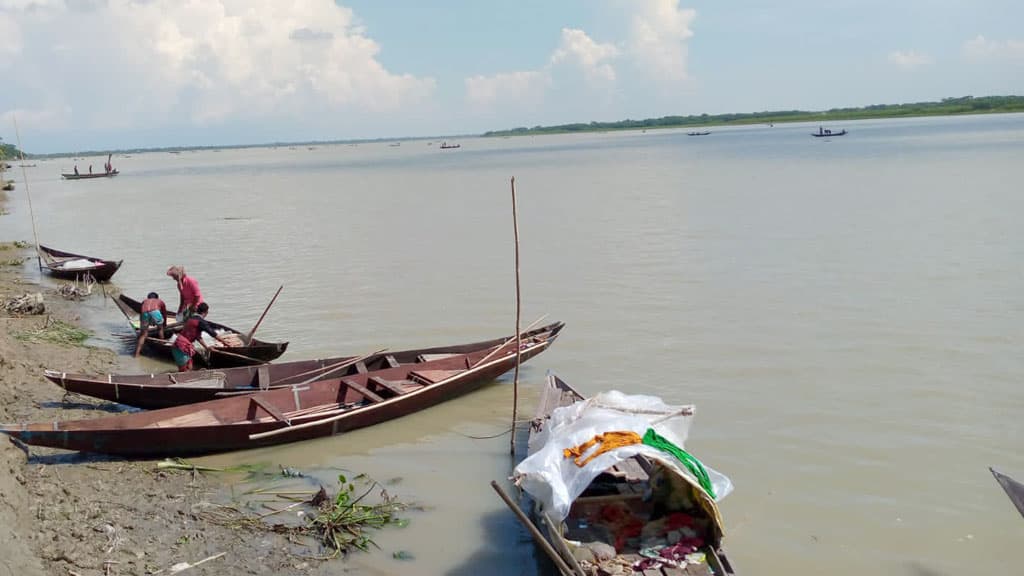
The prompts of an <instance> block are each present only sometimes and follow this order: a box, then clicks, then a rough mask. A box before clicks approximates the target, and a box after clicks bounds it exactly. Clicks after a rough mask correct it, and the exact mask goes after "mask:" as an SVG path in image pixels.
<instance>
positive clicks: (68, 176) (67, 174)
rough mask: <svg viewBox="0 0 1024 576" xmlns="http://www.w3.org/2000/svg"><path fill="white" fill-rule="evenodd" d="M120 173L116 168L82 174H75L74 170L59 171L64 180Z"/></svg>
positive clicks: (106, 176) (111, 176) (103, 176)
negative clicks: (108, 170)
mask: <svg viewBox="0 0 1024 576" xmlns="http://www.w3.org/2000/svg"><path fill="white" fill-rule="evenodd" d="M118 174H120V172H118V171H117V170H116V169H115V170H111V171H110V172H86V173H84V174H75V173H74V172H61V174H60V175H61V177H62V178H64V179H65V180H92V179H93V178H113V177H114V176H117V175H118Z"/></svg>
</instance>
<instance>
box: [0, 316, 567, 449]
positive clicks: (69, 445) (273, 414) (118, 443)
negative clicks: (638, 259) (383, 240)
mask: <svg viewBox="0 0 1024 576" xmlns="http://www.w3.org/2000/svg"><path fill="white" fill-rule="evenodd" d="M558 328H559V329H560V328H561V325H558ZM557 336H558V330H554V331H552V332H546V333H543V334H535V335H534V336H532V337H530V338H529V339H528V340H525V341H523V342H522V348H521V354H520V355H521V357H522V360H524V361H525V360H528V359H530V358H532V357H534V356H536V355H537V354H540V353H541V352H543V351H544V350H547V349H548V347H549V346H550V345H551V344H552V343H553V342H554V341H555V339H556V337H557ZM492 352H493V351H488V350H478V351H475V352H472V353H469V354H459V355H455V356H450V357H447V358H441V359H438V360H430V361H426V362H420V363H416V364H408V365H405V366H400V367H398V368H390V369H386V370H380V371H376V372H373V373H364V374H352V375H349V376H346V377H344V378H339V379H332V380H323V381H320V382H313V383H310V384H305V385H301V386H298V385H296V386H289V387H287V388H278V389H276V390H269V391H267V392H257V393H255V394H247V395H242V396H234V397H228V398H223V399H220V400H210V401H208V402H200V403H198V404H189V405H186V406H177V407H173V408H164V409H161V410H152V411H148V412H136V413H132V414H122V415H118V416H109V417H103V418H96V419H90V420H71V421H65V422H43V423H36V424H9V425H2V426H0V432H3V433H5V434H8V435H9V436H12V437H14V438H17V439H18V440H20V441H21V442H23V443H25V444H30V445H34V446H49V447H52V448H64V449H68V450H79V451H84V452H99V453H105V454H117V455H124V456H184V455H190V454H205V453H212V452H224V451H228V450H239V449H245V448H255V447H258V446H269V445H274V444H282V443H286V442H295V441H298V440H307V439H310V438H318V437H323V436H330V435H333V434H339V433H341V432H346V431H348V430H354V429H356V428H362V427H364V426H370V425H373V424H377V423H380V422H384V421H386V420H391V419H393V418H399V417H401V416H405V415H407V414H411V413H413V412H417V411H419V410H423V409H424V408H427V407H430V406H433V405H435V404H439V403H441V402H445V401H447V400H451V399H452V398H456V397H458V396H461V395H463V394H466V393H467V392H471V391H473V390H475V389H477V388H479V387H480V386H482V385H484V384H486V383H487V382H490V381H493V380H494V379H495V378H497V377H498V376H500V375H502V374H504V373H505V372H507V371H509V370H511V369H512V368H513V367H514V366H515V362H516V345H515V340H512V341H511V342H510V343H508V344H505V345H503V346H501V348H500V350H497V353H492Z"/></svg>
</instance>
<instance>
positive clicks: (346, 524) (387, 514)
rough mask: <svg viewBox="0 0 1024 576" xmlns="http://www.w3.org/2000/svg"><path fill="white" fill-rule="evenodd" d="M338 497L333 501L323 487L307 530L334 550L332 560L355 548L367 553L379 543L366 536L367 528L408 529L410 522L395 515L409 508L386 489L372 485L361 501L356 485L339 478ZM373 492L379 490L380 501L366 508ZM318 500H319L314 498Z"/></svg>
mask: <svg viewBox="0 0 1024 576" xmlns="http://www.w3.org/2000/svg"><path fill="white" fill-rule="evenodd" d="M338 485H339V486H338V495H337V496H335V497H334V500H333V501H331V500H330V499H329V498H327V497H326V496H327V495H326V492H325V491H324V489H323V487H321V488H320V492H319V493H318V494H317V495H318V496H320V495H321V494H322V495H323V496H322V497H321V498H319V500H320V502H319V506H318V513H317V514H316V515H314V516H313V517H312V518H311V519H310V520H309V523H308V524H307V525H306V527H305V529H306V530H308V531H310V532H312V533H313V535H314V536H316V538H318V539H319V540H320V543H321V544H323V545H324V546H325V547H326V548H328V549H330V550H333V554H332V556H337V555H338V554H342V553H345V552H347V551H348V550H350V549H352V548H358V549H360V550H363V551H365V550H367V549H368V548H369V546H370V545H371V544H373V545H374V546H376V543H375V542H374V541H373V539H372V538H371V537H370V535H369V534H368V533H367V532H366V529H367V528H383V527H384V526H387V525H388V524H394V525H397V526H405V525H406V524H408V520H404V519H399V518H397V517H396V514H397V513H398V512H400V511H402V510H405V509H406V505H405V504H403V503H401V502H399V501H398V499H397V498H395V497H393V496H391V495H389V494H388V493H387V491H386V490H384V488H383V487H380V485H379V484H377V483H376V482H373V483H371V484H370V487H369V488H367V490H366V491H365V492H363V493H362V494H361V495H360V496H359V497H358V498H353V497H352V496H353V495H354V494H355V484H353V483H351V482H349V481H348V479H347V478H345V476H344V475H343V474H339V475H338ZM374 488H380V501H379V502H377V503H376V504H363V503H362V501H363V499H364V498H366V497H367V496H368V495H369V494H370V493H371V492H372V491H373V490H374ZM314 500H317V498H314Z"/></svg>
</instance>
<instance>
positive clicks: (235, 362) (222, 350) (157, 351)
mask: <svg viewBox="0 0 1024 576" xmlns="http://www.w3.org/2000/svg"><path fill="white" fill-rule="evenodd" d="M111 298H113V300H114V303H115V304H117V307H118V309H119V310H121V313H122V314H124V316H125V318H127V319H128V323H129V324H130V325H131V326H132V328H134V329H135V330H136V332H137V331H138V329H139V315H140V314H141V311H142V303H141V302H139V301H138V300H133V299H132V298H129V297H128V296H125V295H124V294H120V295H118V296H117V297H114V296H111ZM208 322H210V321H209V320H208ZM210 324H211V325H212V326H213V329H214V331H215V332H217V335H218V336H222V337H223V338H224V339H226V340H228V341H229V342H232V343H233V345H232V346H229V347H223V346H218V345H216V344H220V343H219V342H217V343H216V344H214V343H212V342H211V343H210V346H209V347H207V348H206V349H207V350H208V352H209V355H208V356H207V355H204V354H203V353H202V352H200V350H197V351H196V355H195V357H194V360H195V362H196V364H199V365H203V366H206V367H208V368H232V367H235V366H253V365H256V364H263V363H265V362H270V361H271V360H276V359H277V358H279V357H280V356H281V355H282V354H284V352H285V350H287V349H288V343H287V342H265V341H263V340H260V339H258V338H255V337H252V336H247V335H246V334H243V333H242V332H239V331H238V330H235V329H234V328H231V327H229V326H225V325H223V324H219V323H217V322H210ZM183 327H184V324H182V323H181V322H178V318H177V315H176V314H175V313H174V312H171V311H168V312H167V329H166V330H164V336H165V338H164V339H161V338H158V337H157V336H156V335H157V329H156V327H150V329H149V335H148V336H147V338H146V344H145V345H144V346H143V348H142V349H143V351H146V352H148V353H149V354H152V355H154V356H160V357H164V358H171V357H172V352H171V349H172V348H173V347H174V344H173V343H172V342H171V336H173V335H174V334H177V333H178V332H180V331H181V329H182V328H183ZM126 339H130V340H131V341H132V342H134V341H135V335H132V336H130V337H127V338H126ZM203 343H204V344H206V343H207V341H206V340H203Z"/></svg>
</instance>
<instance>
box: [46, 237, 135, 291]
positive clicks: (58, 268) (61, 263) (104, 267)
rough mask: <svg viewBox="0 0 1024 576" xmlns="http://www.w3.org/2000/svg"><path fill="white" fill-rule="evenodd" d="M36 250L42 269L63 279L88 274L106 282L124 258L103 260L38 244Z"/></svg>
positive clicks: (82, 276)
mask: <svg viewBox="0 0 1024 576" xmlns="http://www.w3.org/2000/svg"><path fill="white" fill-rule="evenodd" d="M36 252H37V253H38V254H39V263H40V264H41V265H42V267H43V269H44V270H46V271H47V272H49V273H50V274H51V275H53V276H54V277H56V278H62V279H65V280H77V279H84V278H85V277H86V275H89V276H92V277H93V279H94V280H96V281H97V282H106V281H107V280H110V277H111V276H113V275H114V273H115V272H117V269H118V268H120V267H121V263H122V262H124V260H104V259H102V258H94V257H92V256H83V255H81V254H74V253H71V252H65V251H63V250H57V249H55V248H49V247H47V246H42V245H40V246H38V250H36Z"/></svg>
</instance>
